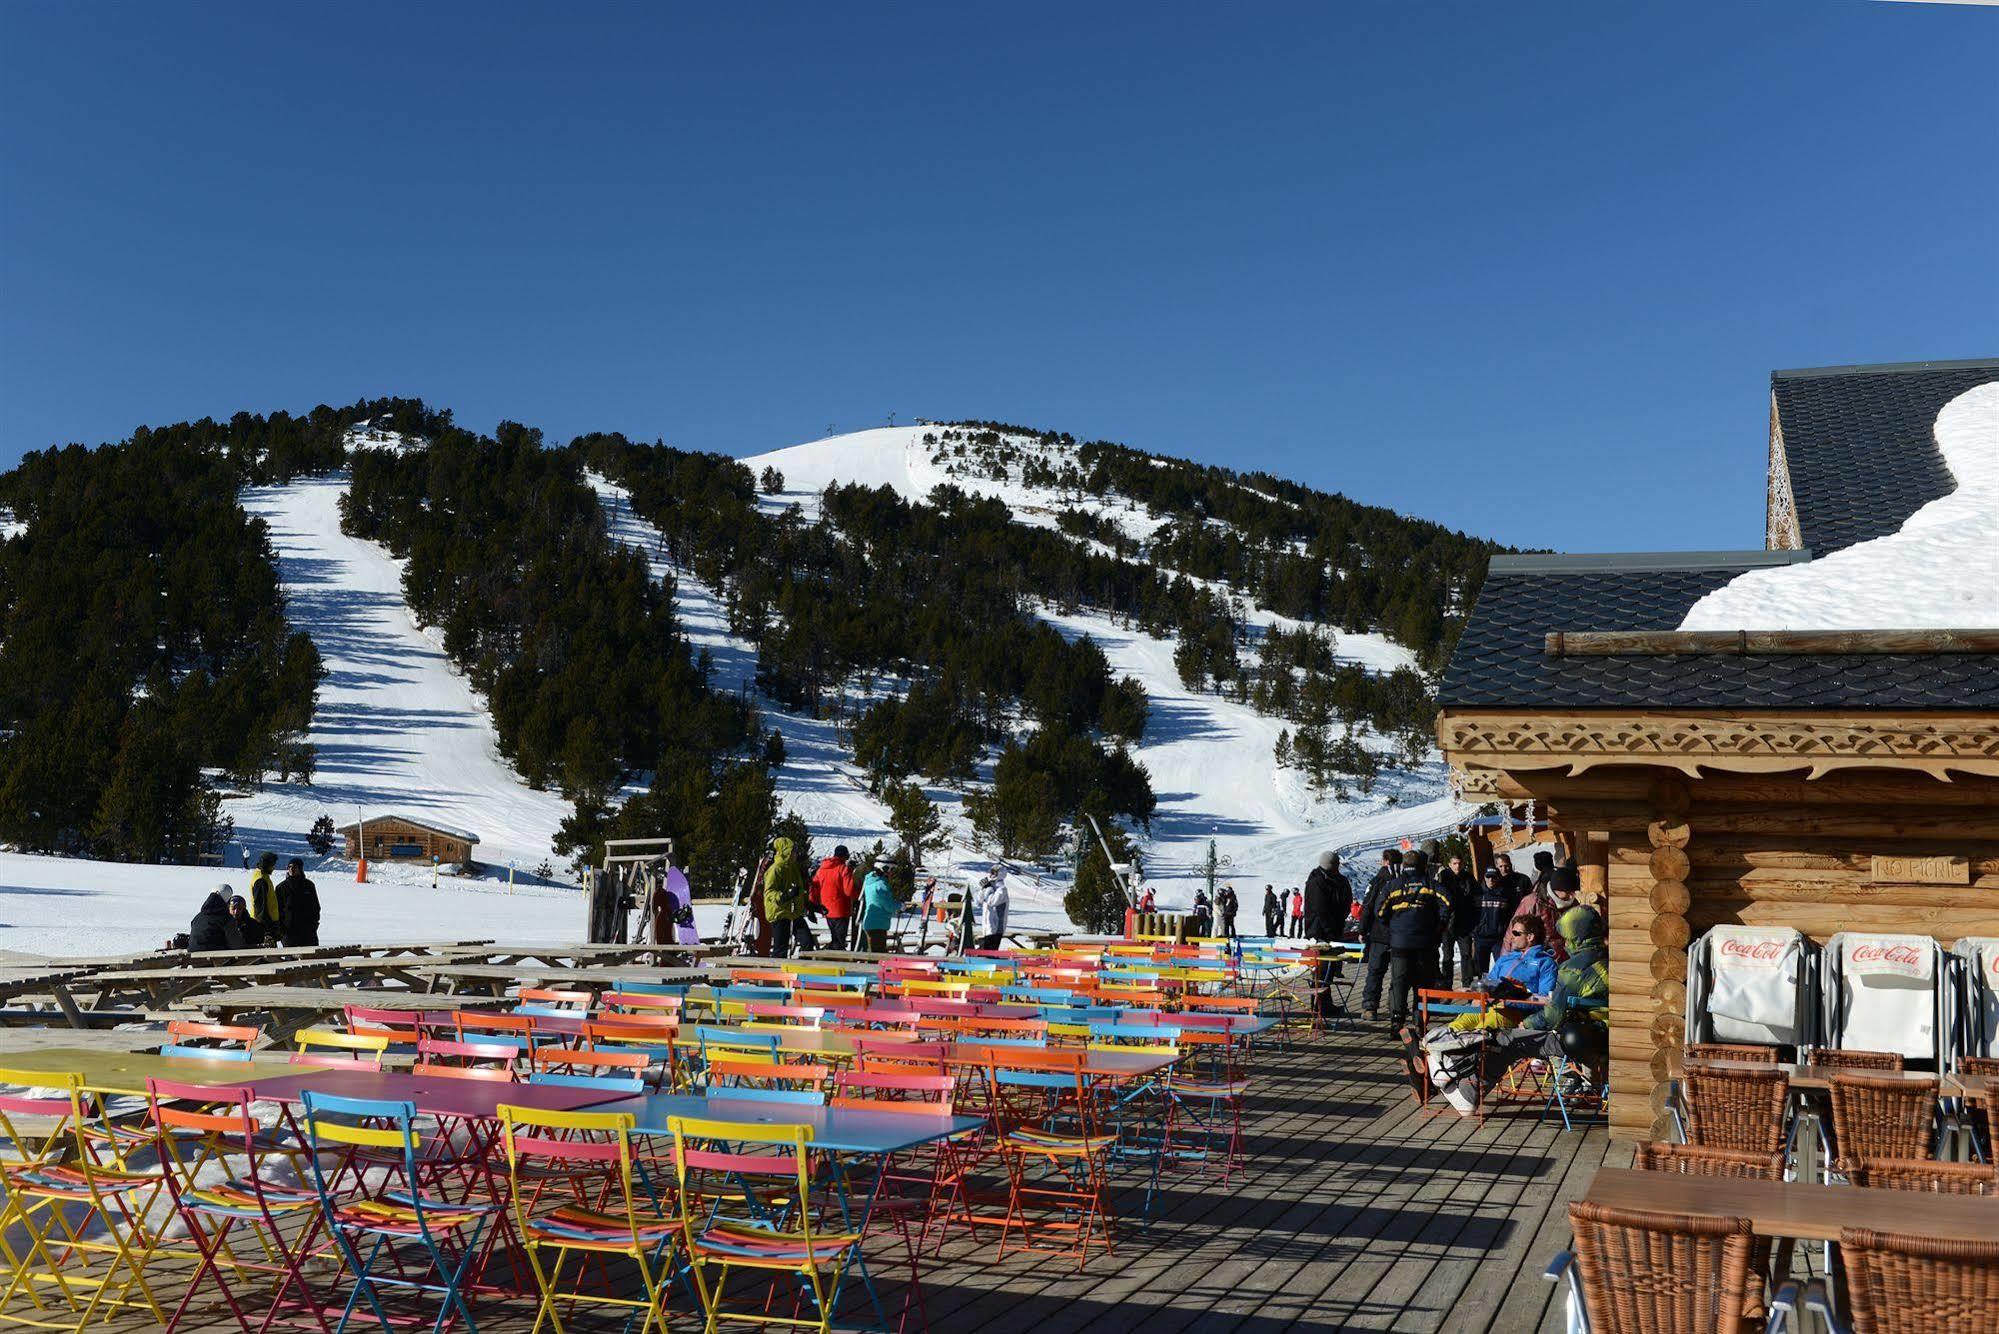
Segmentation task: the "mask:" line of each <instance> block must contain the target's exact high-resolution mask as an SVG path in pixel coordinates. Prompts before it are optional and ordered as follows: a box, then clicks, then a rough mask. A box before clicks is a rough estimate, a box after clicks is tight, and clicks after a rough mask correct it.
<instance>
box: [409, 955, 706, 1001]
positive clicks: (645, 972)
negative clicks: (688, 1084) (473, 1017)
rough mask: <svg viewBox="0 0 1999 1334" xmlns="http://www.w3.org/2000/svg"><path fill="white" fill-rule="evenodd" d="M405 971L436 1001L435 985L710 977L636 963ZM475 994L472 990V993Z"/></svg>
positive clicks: (601, 983) (500, 987)
mask: <svg viewBox="0 0 1999 1334" xmlns="http://www.w3.org/2000/svg"><path fill="white" fill-rule="evenodd" d="M409 972H410V973H411V974H412V975H413V976H415V977H419V978H422V979H423V981H424V983H425V985H426V986H427V987H429V988H430V990H431V991H432V993H433V997H432V1003H433V1004H435V1003H436V999H435V993H436V992H437V991H438V984H439V983H443V984H444V987H443V991H444V993H445V994H447V995H454V996H455V995H458V994H460V991H461V984H463V983H468V982H469V983H472V984H474V985H475V987H476V988H478V989H480V990H484V991H485V992H487V993H489V994H492V995H498V994H499V993H501V992H503V991H504V990H505V989H506V988H508V987H510V986H536V985H545V986H554V987H601V988H603V989H604V990H607V991H608V990H615V989H616V987H617V984H618V983H620V982H652V983H658V984H661V985H672V984H675V983H694V982H706V981H708V980H709V979H710V978H711V977H713V976H714V970H713V969H710V968H705V967H704V968H647V967H642V966H639V965H636V964H612V965H603V966H599V967H594V968H562V967H545V966H540V965H520V964H490V963H444V964H426V965H423V966H421V967H413V968H411V969H409ZM475 994H476V993H475Z"/></svg>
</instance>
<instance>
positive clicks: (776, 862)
mask: <svg viewBox="0 0 1999 1334" xmlns="http://www.w3.org/2000/svg"><path fill="white" fill-rule="evenodd" d="M798 858H799V854H798V852H797V850H796V849H795V848H794V847H793V846H792V842H791V840H790V839H789V838H779V839H778V840H777V841H776V842H774V843H772V844H771V845H770V866H769V867H768V868H767V869H766V870H765V871H764V883H763V903H764V920H765V921H767V922H769V923H770V953H771V957H772V958H774V959H782V958H784V957H785V956H786V955H787V954H790V953H791V946H792V942H793V940H794V938H795V936H796V934H797V930H798V922H799V919H800V918H802V917H804V916H805V871H804V868H803V867H801V866H800V865H799V860H798Z"/></svg>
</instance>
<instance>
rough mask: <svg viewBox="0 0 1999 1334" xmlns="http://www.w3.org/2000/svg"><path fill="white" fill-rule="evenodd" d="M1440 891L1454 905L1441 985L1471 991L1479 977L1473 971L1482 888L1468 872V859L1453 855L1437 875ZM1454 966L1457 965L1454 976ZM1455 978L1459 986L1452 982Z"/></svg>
mask: <svg viewBox="0 0 1999 1334" xmlns="http://www.w3.org/2000/svg"><path fill="white" fill-rule="evenodd" d="M1437 888H1438V889H1440V890H1442V891H1443V892H1444V897H1445V898H1447V899H1449V900H1450V902H1451V929H1450V934H1448V935H1446V936H1445V937H1444V940H1443V943H1442V945H1440V946H1439V947H1438V954H1437V985H1438V986H1441V987H1450V986H1453V985H1455V986H1461V987H1468V986H1470V985H1471V984H1472V979H1473V978H1475V977H1477V976H1478V973H1476V972H1474V971H1473V969H1472V952H1473V948H1474V947H1473V945H1472V938H1471V933H1472V927H1473V926H1474V925H1475V924H1476V921H1477V911H1476V908H1475V905H1476V903H1477V901H1478V884H1477V882H1476V881H1474V880H1473V879H1472V873H1471V872H1470V871H1468V870H1466V869H1465V859H1464V858H1463V857H1460V856H1457V855H1456V854H1452V856H1451V859H1450V861H1449V863H1448V864H1446V865H1445V867H1444V869H1443V870H1441V871H1439V872H1437ZM1453 963H1455V965H1456V970H1455V974H1454V973H1453V967H1452V965H1453ZM1453 976H1455V977H1456V979H1457V980H1456V982H1455V983H1454V982H1453V981H1452V978H1453Z"/></svg>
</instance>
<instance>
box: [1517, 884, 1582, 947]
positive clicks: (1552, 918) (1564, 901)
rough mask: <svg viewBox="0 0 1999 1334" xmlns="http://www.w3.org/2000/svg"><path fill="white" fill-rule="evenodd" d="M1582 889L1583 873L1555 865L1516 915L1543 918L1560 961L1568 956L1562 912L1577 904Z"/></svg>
mask: <svg viewBox="0 0 1999 1334" xmlns="http://www.w3.org/2000/svg"><path fill="white" fill-rule="evenodd" d="M1581 888H1582V873H1581V872H1579V871H1577V870H1576V868H1575V867H1573V866H1553V867H1550V868H1548V874H1547V877H1546V878H1545V880H1544V881H1543V883H1542V884H1540V885H1539V886H1537V887H1536V888H1535V890H1534V892H1533V894H1531V895H1530V896H1528V898H1527V900H1526V901H1525V902H1523V903H1522V904H1521V905H1520V907H1519V908H1518V909H1517V910H1516V911H1515V913H1514V916H1516V917H1526V916H1533V917H1539V918H1540V919H1541V926H1542V929H1543V930H1544V931H1545V932H1546V934H1547V939H1548V948H1549V949H1551V950H1553V951H1554V952H1555V959H1556V961H1557V962H1561V961H1563V960H1566V959H1567V958H1568V957H1569V950H1568V937H1566V936H1564V935H1562V933H1561V931H1560V929H1559V925H1558V924H1559V923H1560V922H1561V920H1562V914H1564V913H1566V912H1567V911H1568V910H1569V909H1571V908H1573V907H1575V906H1577V904H1578V902H1579V900H1578V899H1577V898H1576V892H1577V891H1578V890H1580V889H1581Z"/></svg>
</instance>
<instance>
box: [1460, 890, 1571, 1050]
mask: <svg viewBox="0 0 1999 1334" xmlns="http://www.w3.org/2000/svg"><path fill="white" fill-rule="evenodd" d="M1546 930H1547V928H1545V927H1543V926H1542V925H1541V919H1540V918H1538V917H1516V918H1514V919H1513V920H1512V921H1511V922H1510V923H1508V924H1507V935H1506V945H1505V949H1506V952H1505V953H1503V954H1501V955H1500V956H1499V958H1498V959H1497V960H1495V961H1494V963H1493V965H1492V968H1491V969H1490V970H1489V971H1488V972H1487V973H1486V975H1485V976H1484V977H1481V978H1480V979H1479V980H1478V981H1477V982H1475V983H1473V984H1472V989H1473V990H1475V991H1483V992H1486V993H1488V994H1496V995H1501V996H1510V997H1511V998H1512V999H1514V1000H1536V1001H1545V1000H1546V999H1547V998H1548V995H1549V993H1551V992H1552V991H1554V989H1555V978H1556V973H1557V970H1558V968H1559V967H1560V965H1558V964H1557V963H1556V962H1555V955H1554V952H1553V951H1552V950H1550V949H1549V948H1548V945H1547V941H1546V939H1545V934H1546ZM1509 983H1511V984H1512V985H1510V986H1509V985H1508V984H1509ZM1532 1013H1533V1011H1531V1010H1528V1009H1526V1008H1524V1007H1520V1006H1505V1005H1495V1006H1493V1007H1491V1008H1490V1009H1488V1010H1486V1011H1485V1012H1484V1013H1483V1014H1461V1015H1459V1016H1458V1017H1457V1018H1455V1019H1453V1020H1452V1021H1451V1022H1450V1023H1449V1024H1448V1025H1446V1027H1448V1028H1449V1029H1451V1030H1452V1031H1454V1032H1458V1033H1473V1032H1477V1031H1478V1030H1480V1029H1498V1028H1513V1027H1516V1026H1518V1025H1519V1024H1520V1022H1521V1021H1522V1020H1524V1019H1526V1018H1527V1017H1528V1015H1530V1014H1532Z"/></svg>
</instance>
